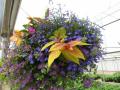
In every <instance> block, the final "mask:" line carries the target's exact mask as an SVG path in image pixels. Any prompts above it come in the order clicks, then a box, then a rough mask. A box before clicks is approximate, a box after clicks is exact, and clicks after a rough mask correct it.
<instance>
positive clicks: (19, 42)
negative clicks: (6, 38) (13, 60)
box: [16, 38, 22, 46]
mask: <svg viewBox="0 0 120 90" xmlns="http://www.w3.org/2000/svg"><path fill="white" fill-rule="evenodd" d="M21 42H22V39H21V38H17V41H16V46H20V44H21Z"/></svg>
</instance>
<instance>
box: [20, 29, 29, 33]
mask: <svg viewBox="0 0 120 90" xmlns="http://www.w3.org/2000/svg"><path fill="white" fill-rule="evenodd" d="M20 32H23V33H28V31H27V30H26V29H23V30H21V31H20Z"/></svg>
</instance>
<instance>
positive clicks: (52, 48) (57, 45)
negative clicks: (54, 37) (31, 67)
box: [49, 43, 64, 51]
mask: <svg viewBox="0 0 120 90" xmlns="http://www.w3.org/2000/svg"><path fill="white" fill-rule="evenodd" d="M63 47H64V43H56V44H54V45H52V46H51V48H50V50H49V51H56V50H61V49H62V48H63Z"/></svg>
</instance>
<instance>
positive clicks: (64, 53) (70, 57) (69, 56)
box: [62, 50, 80, 64]
mask: <svg viewBox="0 0 120 90" xmlns="http://www.w3.org/2000/svg"><path fill="white" fill-rule="evenodd" d="M62 54H63V56H64V57H65V58H66V60H70V61H72V62H74V63H77V64H80V63H79V59H78V58H77V57H75V56H74V55H73V54H71V53H69V52H68V51H66V50H64V51H62Z"/></svg>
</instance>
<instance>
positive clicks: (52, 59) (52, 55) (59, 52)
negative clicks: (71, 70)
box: [48, 50, 61, 68]
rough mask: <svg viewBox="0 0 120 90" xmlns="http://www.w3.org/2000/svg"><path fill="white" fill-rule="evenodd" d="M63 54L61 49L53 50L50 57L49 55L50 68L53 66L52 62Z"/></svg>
mask: <svg viewBox="0 0 120 90" xmlns="http://www.w3.org/2000/svg"><path fill="white" fill-rule="evenodd" d="M60 54H61V51H59V50H57V51H52V52H51V53H50V54H49V57H48V68H50V67H51V65H52V63H53V62H54V60H55V59H57V58H58V57H59V56H60Z"/></svg>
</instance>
